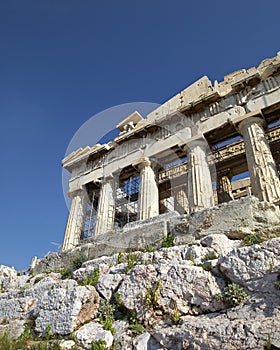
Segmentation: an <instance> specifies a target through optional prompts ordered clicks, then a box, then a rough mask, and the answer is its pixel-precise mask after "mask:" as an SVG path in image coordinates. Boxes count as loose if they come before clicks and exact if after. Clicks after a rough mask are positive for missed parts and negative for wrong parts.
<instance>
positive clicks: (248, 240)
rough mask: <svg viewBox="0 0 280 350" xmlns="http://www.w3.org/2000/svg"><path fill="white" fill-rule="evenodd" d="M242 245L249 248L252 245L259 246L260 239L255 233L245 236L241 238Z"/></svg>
mask: <svg viewBox="0 0 280 350" xmlns="http://www.w3.org/2000/svg"><path fill="white" fill-rule="evenodd" d="M242 242H243V244H244V245H246V246H250V245H253V244H259V243H261V242H262V240H261V238H260V237H259V236H257V235H256V234H255V233H251V234H249V235H246V236H245V237H244V238H243V241H242Z"/></svg>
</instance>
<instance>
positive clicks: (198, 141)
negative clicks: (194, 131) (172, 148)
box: [183, 135, 209, 152]
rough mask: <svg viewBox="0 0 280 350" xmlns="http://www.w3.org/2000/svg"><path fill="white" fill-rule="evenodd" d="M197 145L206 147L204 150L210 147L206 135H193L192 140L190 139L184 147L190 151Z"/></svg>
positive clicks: (186, 150)
mask: <svg viewBox="0 0 280 350" xmlns="http://www.w3.org/2000/svg"><path fill="white" fill-rule="evenodd" d="M197 146H198V147H200V148H202V149H204V150H206V148H208V147H209V145H208V142H207V141H206V139H205V138H204V136H202V135H199V136H195V137H193V138H192V139H191V140H190V141H188V142H187V143H186V144H185V146H184V148H183V149H184V151H185V152H189V151H191V150H192V149H193V148H195V147H197Z"/></svg>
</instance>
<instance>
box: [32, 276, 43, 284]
mask: <svg viewBox="0 0 280 350" xmlns="http://www.w3.org/2000/svg"><path fill="white" fill-rule="evenodd" d="M44 277H45V276H37V277H35V281H34V284H36V283H38V282H40V281H41V280H42V279H43V278H44Z"/></svg>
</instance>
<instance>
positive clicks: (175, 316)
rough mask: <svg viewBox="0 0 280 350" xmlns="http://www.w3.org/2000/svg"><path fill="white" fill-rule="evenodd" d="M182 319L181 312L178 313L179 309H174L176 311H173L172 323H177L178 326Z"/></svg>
mask: <svg viewBox="0 0 280 350" xmlns="http://www.w3.org/2000/svg"><path fill="white" fill-rule="evenodd" d="M180 317H181V314H180V312H179V311H178V308H177V306H176V307H174V311H173V314H172V321H173V322H174V323H175V324H178V322H179V321H180Z"/></svg>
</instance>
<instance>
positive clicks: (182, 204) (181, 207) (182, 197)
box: [172, 187, 189, 214]
mask: <svg viewBox="0 0 280 350" xmlns="http://www.w3.org/2000/svg"><path fill="white" fill-rule="evenodd" d="M172 192H173V197H174V210H176V211H177V212H178V213H179V214H188V213H189V201H188V197H187V191H186V189H185V188H184V187H179V188H178V187H176V188H175V189H173V191H172Z"/></svg>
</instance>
